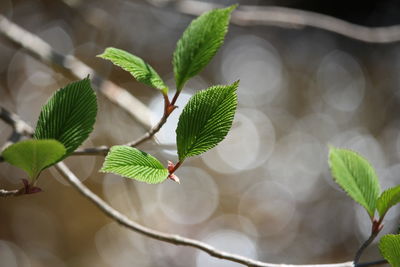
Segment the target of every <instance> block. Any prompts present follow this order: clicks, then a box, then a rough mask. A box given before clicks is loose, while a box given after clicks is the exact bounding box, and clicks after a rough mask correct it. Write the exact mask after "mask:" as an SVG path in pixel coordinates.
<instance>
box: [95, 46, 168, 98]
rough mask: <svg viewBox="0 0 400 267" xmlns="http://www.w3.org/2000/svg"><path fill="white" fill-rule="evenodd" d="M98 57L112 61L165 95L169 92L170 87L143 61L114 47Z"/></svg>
mask: <svg viewBox="0 0 400 267" xmlns="http://www.w3.org/2000/svg"><path fill="white" fill-rule="evenodd" d="M98 57H101V58H104V59H108V60H110V61H111V62H112V63H114V65H117V66H119V67H121V68H122V69H124V70H126V71H127V72H129V73H130V74H132V76H133V77H135V79H136V80H138V81H139V82H141V83H144V84H146V85H148V86H150V87H153V88H156V89H159V90H161V91H163V92H165V93H167V92H168V87H167V86H166V85H165V83H164V82H163V80H162V79H161V77H160V76H159V75H158V73H157V72H156V71H155V70H154V69H153V68H152V67H151V66H150V65H149V64H147V63H146V62H144V60H143V59H141V58H139V57H137V56H134V55H132V54H130V53H128V52H126V51H124V50H121V49H117V48H113V47H109V48H107V49H106V50H105V51H104V53H103V54H101V55H98Z"/></svg>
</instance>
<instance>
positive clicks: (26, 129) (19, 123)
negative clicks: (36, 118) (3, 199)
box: [0, 107, 33, 195]
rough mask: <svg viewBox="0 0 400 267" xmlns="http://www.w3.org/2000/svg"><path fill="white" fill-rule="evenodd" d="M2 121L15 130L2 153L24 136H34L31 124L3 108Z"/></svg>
mask: <svg viewBox="0 0 400 267" xmlns="http://www.w3.org/2000/svg"><path fill="white" fill-rule="evenodd" d="M0 119H1V120H3V121H4V122H5V123H7V124H8V125H10V126H11V127H12V128H13V131H12V133H11V135H10V137H9V138H8V140H7V142H6V143H5V144H3V146H2V147H1V149H0V152H2V151H3V150H4V149H6V148H7V147H8V146H9V145H11V144H13V143H16V142H18V141H20V140H21V138H22V137H23V136H32V135H33V128H32V127H31V126H30V125H29V124H27V123H26V122H24V121H23V120H21V118H20V117H19V116H18V115H17V114H14V113H11V112H9V111H8V110H6V109H5V108H3V107H0ZM2 161H4V159H3V157H2V156H1V155H0V162H2ZM0 195H1V193H0Z"/></svg>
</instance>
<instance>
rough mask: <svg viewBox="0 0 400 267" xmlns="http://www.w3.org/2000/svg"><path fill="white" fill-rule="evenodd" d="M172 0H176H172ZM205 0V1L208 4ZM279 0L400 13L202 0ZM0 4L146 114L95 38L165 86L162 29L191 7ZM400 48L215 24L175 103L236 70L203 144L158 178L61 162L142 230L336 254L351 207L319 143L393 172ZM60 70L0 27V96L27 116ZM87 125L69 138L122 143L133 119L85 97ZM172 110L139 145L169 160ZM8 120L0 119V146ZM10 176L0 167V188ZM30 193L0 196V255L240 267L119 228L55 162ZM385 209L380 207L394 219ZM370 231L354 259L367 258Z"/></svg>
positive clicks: (348, 228) (349, 15)
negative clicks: (229, 96)
mask: <svg viewBox="0 0 400 267" xmlns="http://www.w3.org/2000/svg"><path fill="white" fill-rule="evenodd" d="M181 2H185V1H181ZM208 2H209V1H208ZM237 2H239V3H240V4H241V5H260V6H286V7H291V8H297V9H304V10H311V11H315V12H321V13H324V14H328V15H331V16H335V17H337V18H341V19H344V20H347V21H350V22H353V23H357V24H361V25H366V26H390V25H394V24H397V23H400V16H399V12H400V4H399V3H398V2H397V1H363V2H362V4H359V5H358V6H354V7H352V6H349V3H343V4H341V3H336V2H337V1H335V4H333V2H332V3H331V4H329V3H327V1H305V0H304V1H295V0H292V1H290V0H275V1H272V0H271V1H262V0H248V1H246V0H243V1H218V4H221V5H229V4H233V3H237ZM0 13H1V14H3V15H5V16H6V17H8V18H9V19H10V20H12V21H13V22H15V23H17V24H18V25H20V26H22V27H23V28H25V29H27V30H29V31H31V32H32V33H34V34H36V35H38V36H39V37H41V38H42V39H43V40H45V41H46V42H48V43H49V44H51V46H53V47H54V49H55V50H57V51H58V52H60V53H62V54H65V55H67V54H72V55H75V56H76V57H77V58H79V59H80V60H82V61H83V62H85V63H86V64H88V65H89V66H91V67H92V68H93V69H95V70H96V71H98V72H99V73H100V74H101V75H103V76H104V77H106V78H108V79H110V80H112V81H114V82H115V83H116V84H118V85H119V86H122V87H124V88H126V89H127V90H128V91H129V92H130V93H132V94H133V95H134V96H136V97H137V98H139V99H140V100H141V101H142V102H143V103H145V104H146V105H148V106H149V108H150V109H151V111H152V113H153V115H152V116H151V118H150V120H151V123H152V124H156V123H157V122H158V120H159V119H160V117H161V115H162V108H163V102H162V98H161V96H160V95H159V93H158V92H156V91H155V90H152V89H151V88H147V87H146V86H144V85H142V84H140V83H138V82H136V81H135V80H134V79H133V78H132V77H131V76H130V75H129V74H128V73H126V72H124V71H122V70H120V69H119V68H117V67H115V66H113V65H112V64H111V63H110V62H107V61H104V60H102V59H99V58H96V55H98V54H100V53H101V52H102V51H103V50H104V49H105V48H106V47H109V46H113V47H118V48H121V49H125V50H127V51H129V52H131V53H133V54H135V55H138V56H140V57H142V58H143V59H144V60H146V61H147V62H149V63H150V64H151V65H152V66H153V67H154V68H155V69H156V70H157V71H158V73H159V74H160V75H161V76H162V77H163V79H164V80H166V81H167V82H168V84H169V85H170V86H171V88H174V81H173V73H172V66H171V59H172V53H173V51H174V49H175V44H176V41H177V40H178V39H179V37H180V35H181V34H182V32H183V30H184V29H185V28H186V26H187V25H188V24H189V22H190V21H191V20H192V19H193V18H194V16H190V15H187V14H183V13H182V12H179V11H178V10H176V9H174V6H173V5H171V3H169V2H167V1H163V0H151V1H150V0H149V1H129V0H117V1H111V0H85V1H81V0H19V1H12V0H1V1H0ZM399 70H400V46H399V43H398V42H392V43H388V44H373V43H366V42H362V41H357V40H353V39H351V38H347V37H344V36H341V35H338V34H335V33H332V32H328V31H324V30H321V29H316V28H311V27H306V28H298V27H295V28H287V27H279V26H277V25H263V26H257V25H255V26H238V25H231V26H230V29H229V33H228V35H227V38H226V42H225V44H224V45H223V47H222V48H221V50H220V51H219V52H218V54H217V55H216V56H215V58H214V59H213V60H212V62H211V63H210V65H209V66H208V67H207V68H206V69H205V70H204V71H203V72H201V74H200V75H199V76H197V77H196V78H193V79H192V80H191V81H190V82H189V83H188V84H187V86H186V88H185V90H184V91H183V93H182V95H181V97H180V99H179V101H178V105H179V106H180V107H183V106H184V105H185V103H186V102H187V100H188V99H189V97H190V96H191V95H192V94H193V93H194V92H196V91H197V90H199V89H203V88H207V87H209V86H210V85H212V84H226V83H231V82H233V81H235V80H237V79H240V80H241V83H240V87H239V90H238V96H239V98H238V101H239V105H238V110H237V114H236V117H235V121H234V124H233V128H232V130H231V132H230V133H229V135H228V136H227V138H226V139H225V140H224V141H223V142H222V143H221V144H220V145H218V146H217V147H216V148H214V149H213V150H211V151H209V152H207V153H205V154H204V155H202V156H201V157H195V158H191V159H189V160H187V161H186V162H185V164H184V166H183V167H182V168H180V169H179V170H178V172H177V175H178V176H179V177H180V179H181V184H180V185H179V184H177V183H174V182H172V181H170V180H168V181H165V182H164V183H162V184H160V185H147V184H143V183H140V182H136V181H134V180H130V179H124V178H122V177H119V176H116V175H112V174H103V173H99V172H98V170H99V169H100V167H101V165H102V162H103V157H100V156H96V157H94V156H79V157H78V156H74V157H70V158H68V159H67V160H66V163H67V165H68V166H69V167H70V168H71V169H72V170H73V171H74V172H75V173H76V175H77V176H78V177H79V178H80V179H81V180H83V181H84V183H85V184H86V185H87V186H88V187H90V188H91V189H92V190H93V191H94V192H96V193H97V194H98V195H99V196H101V197H102V198H103V199H105V200H106V201H107V202H108V203H110V204H111V205H112V206H113V207H114V208H116V209H117V210H119V211H121V212H123V213H124V214H126V215H127V216H128V217H130V218H131V219H133V220H135V221H137V222H140V223H142V224H144V225H146V226H148V227H151V228H154V229H157V230H161V231H167V232H171V233H177V234H180V235H183V236H187V237H191V238H195V239H199V240H202V241H204V242H207V243H209V244H211V245H213V246H215V247H217V248H219V249H223V250H226V251H230V252H234V253H238V254H241V255H244V256H248V257H251V258H254V259H258V260H261V261H267V262H274V263H292V264H306V263H333V262H341V261H349V260H352V258H353V257H354V254H355V251H356V250H357V249H358V247H359V246H360V244H361V243H362V242H363V241H364V240H365V239H367V237H368V235H369V231H370V222H369V221H368V216H367V213H366V212H365V211H364V210H362V209H361V208H360V207H359V206H357V205H355V204H354V203H353V201H352V200H351V199H350V198H349V197H347V196H346V194H345V193H343V192H342V191H341V190H340V189H339V188H338V186H336V185H335V184H334V183H333V182H332V178H331V176H330V173H329V168H328V164H327V155H328V144H332V145H336V146H341V147H345V148H350V149H354V150H356V151H358V152H360V153H361V154H362V155H364V156H365V157H366V158H368V159H369V160H370V161H371V162H372V164H373V166H374V167H375V168H376V169H377V172H378V175H379V177H380V181H381V185H382V188H383V189H385V188H388V187H390V186H394V185H397V184H399V181H400V180H399V179H400V178H399V177H398V175H399V173H400V164H399V163H400V135H399V130H400V120H399V116H398V113H399V111H400V106H399V97H400V91H399V88H400V76H399V74H398V73H399ZM70 81H71V80H70V79H68V78H66V77H64V76H63V74H62V73H60V72H58V70H57V69H56V68H53V67H52V66H49V65H47V64H45V63H42V62H40V61H38V60H36V59H34V58H33V57H31V56H30V55H28V54H27V53H26V51H24V50H23V49H20V47H18V46H15V45H13V44H12V43H11V42H9V41H8V40H6V39H5V38H3V37H1V36H0V105H1V106H3V107H5V108H7V109H9V110H11V111H13V112H16V113H17V114H19V115H20V116H21V117H22V119H24V120H25V121H27V122H29V123H30V124H31V125H32V126H35V123H36V120H37V118H38V115H39V111H40V107H41V105H43V104H44V103H45V102H46V100H47V99H48V98H49V96H50V95H51V94H52V93H53V92H54V91H55V90H56V89H58V88H60V87H64V86H65V85H66V84H67V83H69V82H70ZM98 103H99V112H98V116H97V121H96V125H95V130H94V132H93V133H92V134H91V136H90V138H89V139H88V141H87V142H85V144H84V147H92V146H97V145H113V144H123V143H126V142H129V141H131V140H134V139H136V138H138V137H139V136H141V134H143V133H144V132H145V131H146V129H144V128H143V127H142V126H141V125H140V124H139V123H138V122H137V121H135V120H134V119H132V118H131V117H130V116H129V115H128V114H127V113H126V112H125V111H123V110H121V109H120V108H118V107H117V106H116V105H114V104H112V103H111V102H110V101H109V100H108V99H106V98H105V97H104V96H103V95H101V94H98ZM181 110H182V108H180V109H178V110H176V111H174V113H173V115H172V116H171V117H170V119H169V120H168V123H167V124H166V125H165V127H164V128H163V129H162V130H161V132H160V133H159V134H157V138H156V140H155V141H150V142H147V143H146V144H144V145H141V146H140V147H139V148H140V149H142V150H144V151H146V152H149V153H151V154H153V155H155V156H156V157H158V158H159V159H160V160H161V161H162V162H165V163H167V160H172V161H175V162H176V159H177V156H176V151H175V128H176V124H177V119H178V116H179V113H180V111H181ZM10 133H11V128H10V127H9V126H8V125H6V124H5V123H4V122H2V121H0V144H3V143H4V142H5V141H6V140H7V139H8V137H9V135H10ZM21 178H25V174H24V173H22V172H21V171H19V170H17V169H16V168H14V167H12V166H10V165H9V164H7V163H1V164H0V188H5V189H16V188H20V186H21ZM38 186H40V187H41V188H42V189H43V190H44V192H42V193H40V194H35V195H27V196H22V197H17V198H6V199H0V266H1V267H3V266H4V267H38V266H53V267H66V266H74V267H75V266H76V267H84V266H101V267H102V266H104V267H106V266H118V267H125V266H199V267H200V266H201V267H205V266H207V267H208V266H240V265H238V264H234V263H231V262H227V261H222V260H217V259H213V258H211V257H210V256H208V255H207V254H205V253H202V252H199V251H198V250H196V249H193V248H185V247H177V246H174V245H171V244H167V243H163V242H159V241H154V240H151V239H149V238H146V237H143V236H141V235H139V234H136V233H134V232H131V231H128V230H126V229H125V228H123V227H120V226H119V225H117V224H116V223H114V222H113V221H111V220H110V219H109V218H107V217H106V216H105V215H104V214H103V213H101V212H100V211H99V210H98V209H97V208H96V207H95V206H94V205H93V204H92V203H90V202H89V201H88V200H86V199H84V198H83V197H82V196H81V195H80V194H79V193H78V192H77V191H76V190H75V189H73V188H71V187H70V186H69V185H68V184H67V182H66V181H64V180H63V178H62V177H61V176H60V175H59V174H58V173H57V171H56V170H55V169H50V170H47V171H45V172H44V173H42V175H41V178H40V181H39V184H38ZM398 223H399V209H398V208H393V209H392V210H391V211H390V212H389V213H388V215H387V217H386V223H385V225H386V227H385V229H384V230H383V233H390V232H394V231H395V230H396V229H397V226H398ZM380 258H381V257H380V255H379V252H378V249H377V247H376V243H374V244H373V245H372V246H371V247H370V248H368V249H367V251H366V253H365V254H364V256H363V258H362V259H363V261H372V260H377V259H380Z"/></svg>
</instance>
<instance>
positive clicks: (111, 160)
mask: <svg viewBox="0 0 400 267" xmlns="http://www.w3.org/2000/svg"><path fill="white" fill-rule="evenodd" d="M100 171H102V172H110V173H114V174H118V175H121V176H124V177H127V178H132V179H135V180H138V181H142V182H146V183H149V184H157V183H161V182H162V181H164V180H165V179H166V178H167V177H168V170H167V169H166V168H165V167H164V166H163V165H162V164H161V163H160V162H159V161H158V160H157V159H156V158H155V157H153V156H151V155H149V154H147V153H146V152H143V151H140V150H139V149H136V148H133V147H129V146H113V147H112V148H111V149H110V152H109V153H108V155H107V157H106V159H105V161H104V164H103V167H102V168H101V170H100Z"/></svg>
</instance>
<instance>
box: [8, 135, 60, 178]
mask: <svg viewBox="0 0 400 267" xmlns="http://www.w3.org/2000/svg"><path fill="white" fill-rule="evenodd" d="M65 152H66V150H65V147H64V146H63V145H62V144H61V143H60V142H58V141H56V140H35V139H30V140H25V141H21V142H18V143H15V144H13V145H11V146H9V147H8V148H6V149H5V150H4V151H3V154H2V156H3V157H4V160H5V161H7V162H8V163H10V164H11V165H14V166H16V167H19V168H21V169H23V170H24V171H26V172H27V173H28V175H29V177H30V178H31V180H32V181H33V180H34V179H36V178H37V176H38V175H39V174H40V172H41V171H42V170H44V169H45V168H47V167H49V166H51V165H53V164H54V163H56V162H57V161H59V160H60V159H61V158H62V157H63V155H64V154H65Z"/></svg>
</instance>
